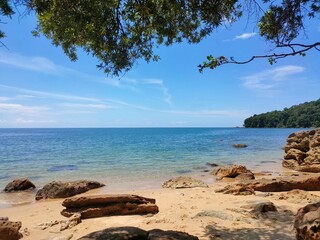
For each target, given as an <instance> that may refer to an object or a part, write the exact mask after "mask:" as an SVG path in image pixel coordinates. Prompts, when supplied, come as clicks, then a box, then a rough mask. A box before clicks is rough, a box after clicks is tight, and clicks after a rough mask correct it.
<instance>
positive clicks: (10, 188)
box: [4, 178, 36, 192]
mask: <svg viewBox="0 0 320 240" xmlns="http://www.w3.org/2000/svg"><path fill="white" fill-rule="evenodd" d="M35 188H36V186H35V185H34V184H33V183H32V182H31V181H30V180H29V179H27V178H19V179H15V180H13V181H12V182H10V183H8V184H7V186H6V187H5V188H4V191H5V192H16V191H25V190H33V189H35Z"/></svg>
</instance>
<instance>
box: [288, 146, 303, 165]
mask: <svg viewBox="0 0 320 240" xmlns="http://www.w3.org/2000/svg"><path fill="white" fill-rule="evenodd" d="M306 156H307V154H306V153H305V152H302V151H301V150H299V149H295V148H291V149H289V151H288V152H287V153H286V155H285V156H284V159H293V160H295V161H297V162H298V164H301V163H303V160H304V159H305V158H306Z"/></svg>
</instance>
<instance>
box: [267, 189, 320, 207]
mask: <svg viewBox="0 0 320 240" xmlns="http://www.w3.org/2000/svg"><path fill="white" fill-rule="evenodd" d="M273 198H274V199H277V200H286V201H288V202H291V203H295V204H310V203H314V202H320V196H318V195H314V194H311V193H309V192H307V191H304V190H299V189H295V190H291V191H288V192H284V193H281V194H279V195H276V196H274V197H273Z"/></svg>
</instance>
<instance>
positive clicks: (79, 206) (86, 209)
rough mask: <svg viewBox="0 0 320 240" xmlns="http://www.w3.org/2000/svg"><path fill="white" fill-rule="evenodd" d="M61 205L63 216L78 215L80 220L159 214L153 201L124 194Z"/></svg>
mask: <svg viewBox="0 0 320 240" xmlns="http://www.w3.org/2000/svg"><path fill="white" fill-rule="evenodd" d="M62 205H63V206H64V207H66V209H64V210H62V211H61V214H62V215H63V216H65V217H70V216H72V215H73V214H74V213H79V214H80V215H81V219H87V218H95V217H103V216H114V215H133V214H140V215H144V214H156V213H158V212H159V208H158V206H157V205H155V199H150V198H144V197H141V196H137V195H126V194H119V195H100V196H85V197H73V198H68V199H65V200H64V201H63V203H62Z"/></svg>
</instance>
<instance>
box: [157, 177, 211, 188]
mask: <svg viewBox="0 0 320 240" xmlns="http://www.w3.org/2000/svg"><path fill="white" fill-rule="evenodd" d="M162 187H163V188H172V189H176V188H195V187H204V188H207V187H208V185H207V184H206V183H205V182H203V181H201V180H198V179H195V178H192V177H181V176H180V177H176V178H172V179H170V180H168V181H166V182H164V183H163V184H162Z"/></svg>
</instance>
